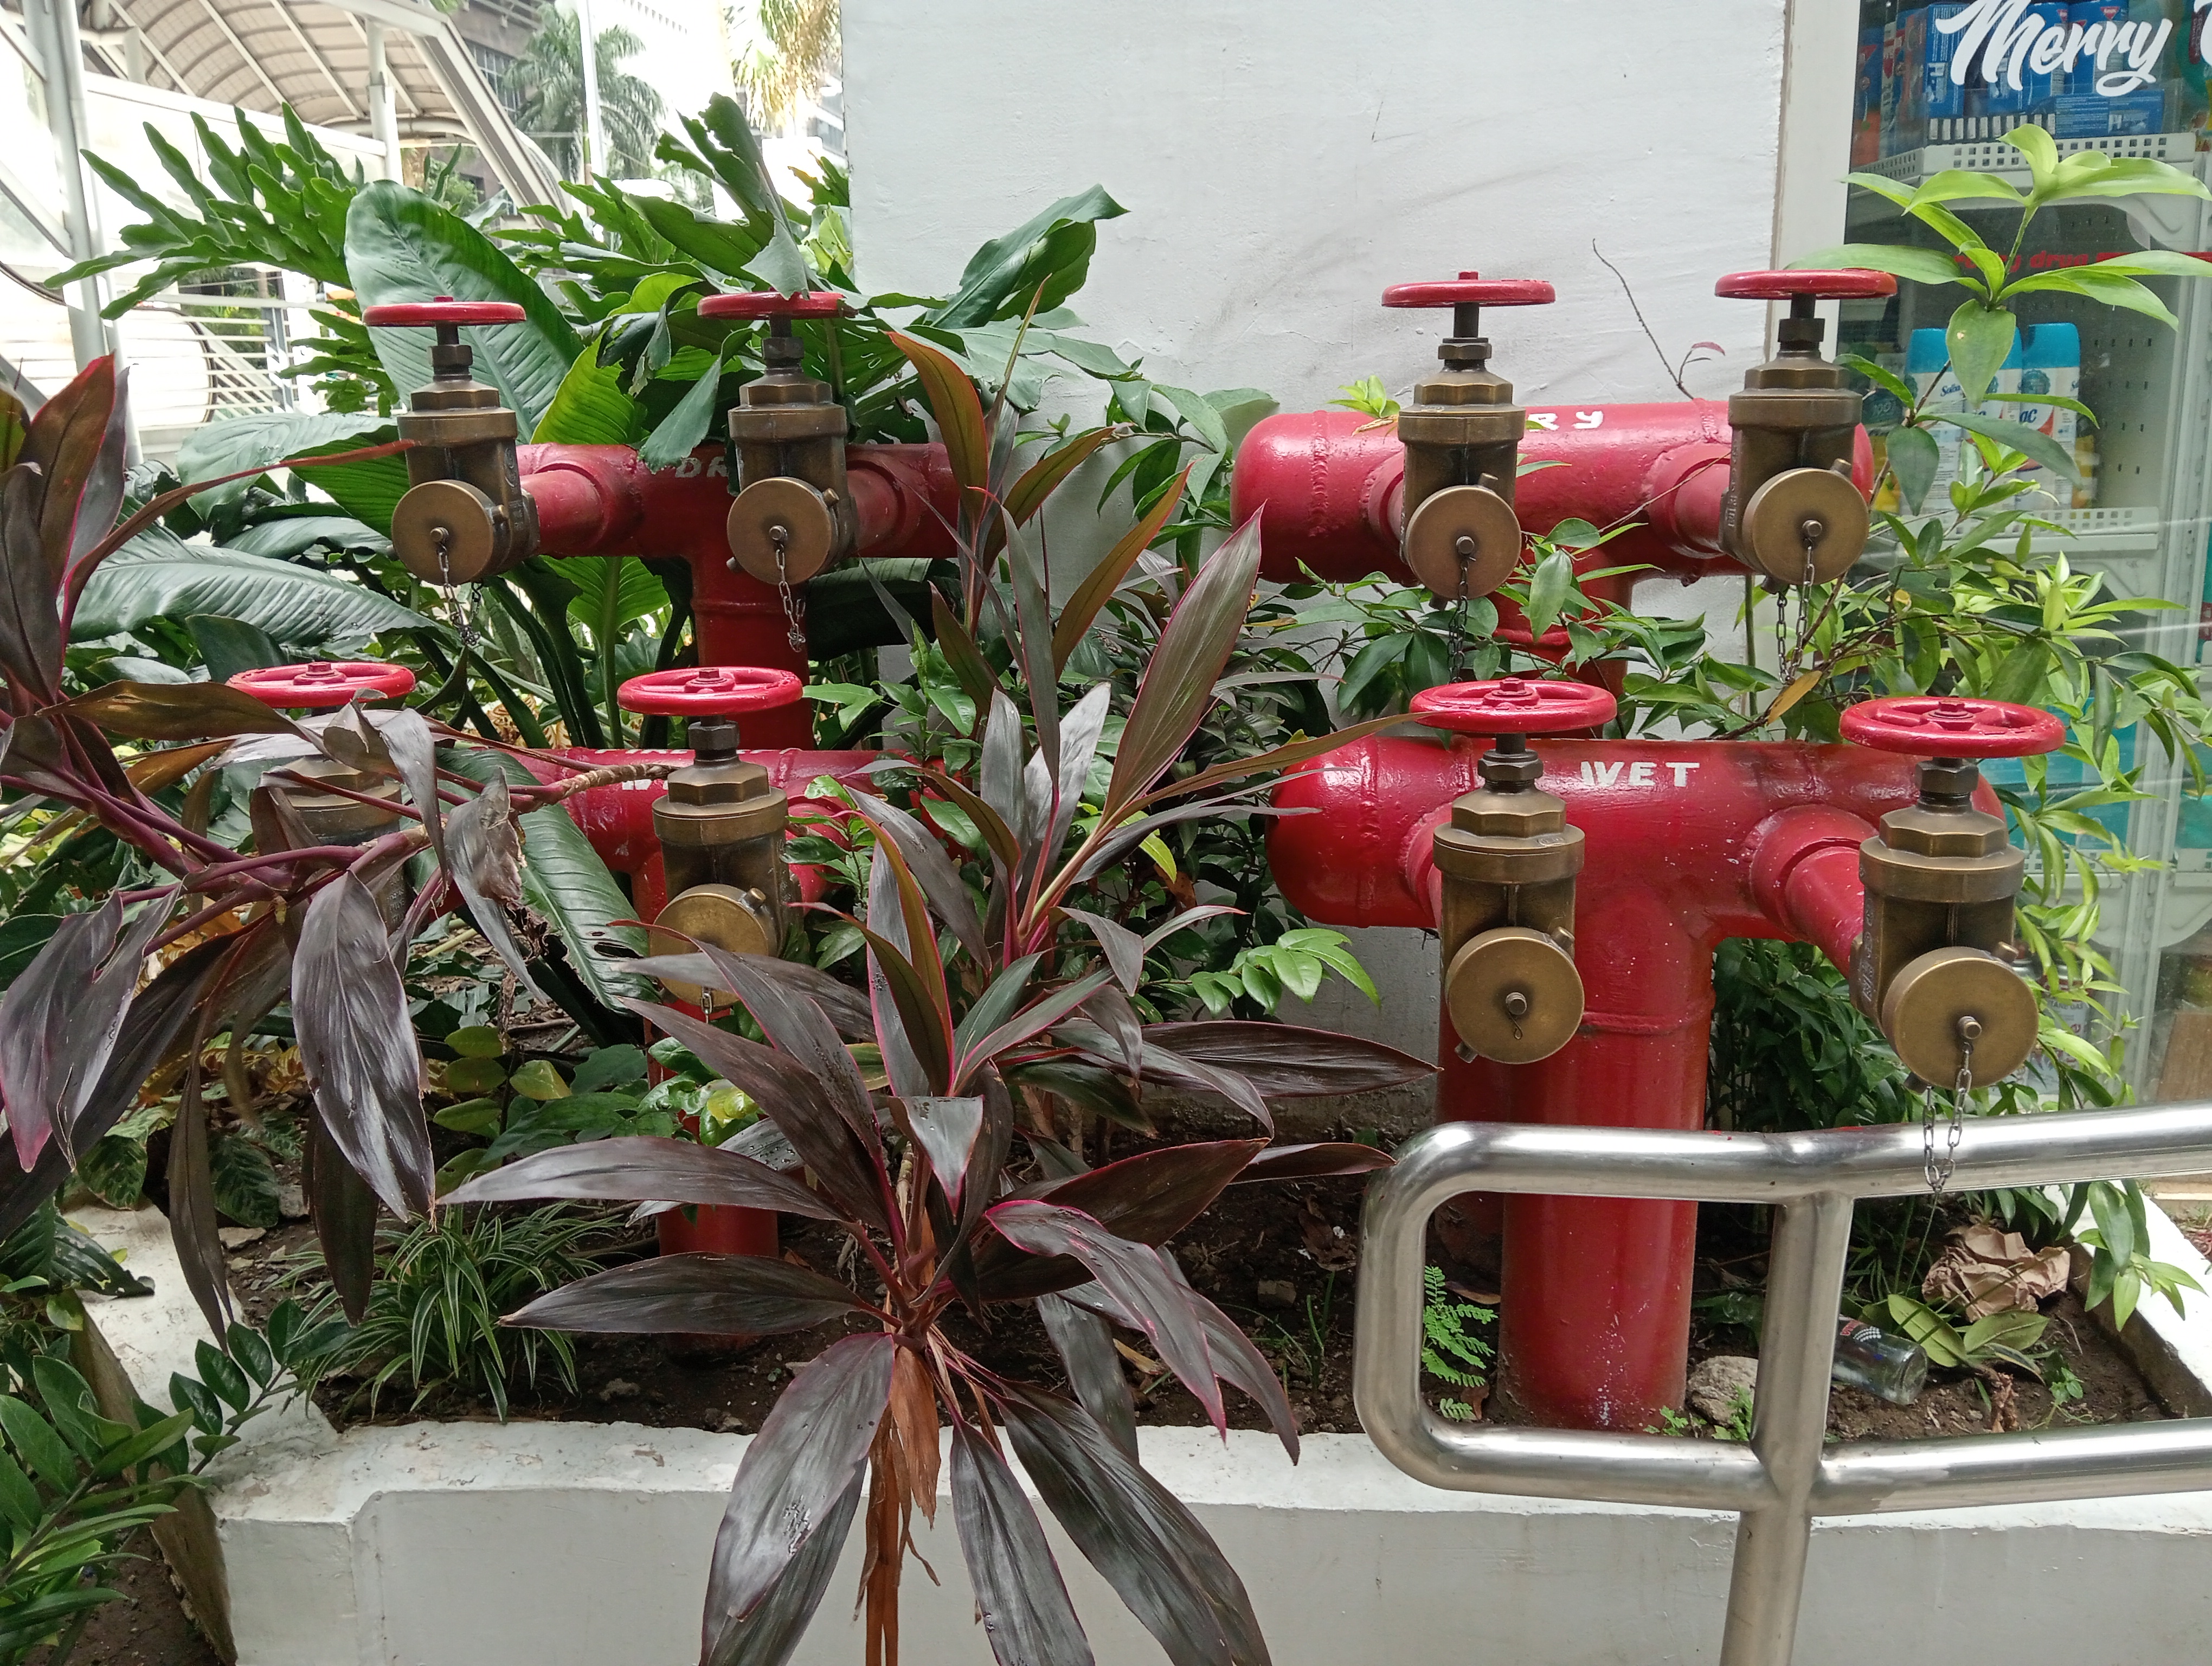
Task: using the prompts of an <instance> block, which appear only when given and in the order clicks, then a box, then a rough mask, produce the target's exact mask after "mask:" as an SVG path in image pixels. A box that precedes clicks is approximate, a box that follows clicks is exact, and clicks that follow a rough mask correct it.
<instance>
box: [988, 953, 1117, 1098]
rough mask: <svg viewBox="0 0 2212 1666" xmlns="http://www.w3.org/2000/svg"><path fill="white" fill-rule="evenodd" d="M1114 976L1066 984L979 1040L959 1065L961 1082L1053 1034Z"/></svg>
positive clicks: (1092, 976)
mask: <svg viewBox="0 0 2212 1666" xmlns="http://www.w3.org/2000/svg"><path fill="white" fill-rule="evenodd" d="M1112 977H1113V975H1112V974H1111V973H1110V972H1091V973H1087V974H1085V976H1082V977H1079V978H1078V979H1076V980H1075V982H1073V983H1063V984H1061V985H1060V988H1057V989H1054V990H1052V991H1050V992H1049V993H1048V994H1044V995H1042V996H1041V997H1039V998H1038V999H1037V1000H1035V1001H1033V1002H1031V1003H1030V1005H1029V1006H1025V1007H1024V1008H1023V1009H1022V1010H1021V1011H1020V1012H1017V1013H1015V1014H1014V1016H1013V1017H1012V1018H1008V1019H1007V1020H1006V1022H1005V1023H1004V1024H1001V1025H999V1027H998V1028H997V1029H995V1030H994V1031H991V1032H990V1034H988V1035H987V1036H978V1037H976V1038H975V1043H973V1045H972V1046H971V1047H970V1048H969V1049H968V1050H967V1052H966V1053H965V1054H963V1055H962V1057H961V1058H960V1059H959V1060H958V1061H957V1072H958V1077H959V1079H958V1080H957V1081H956V1082H955V1083H954V1085H955V1086H959V1085H963V1083H964V1082H965V1080H966V1079H967V1078H968V1076H969V1074H970V1073H972V1072H973V1071H974V1070H975V1067H977V1066H979V1065H981V1064H984V1063H986V1062H987V1061H990V1060H993V1059H995V1058H997V1057H998V1056H999V1055H1000V1054H1002V1053H1005V1052H1006V1051H1008V1050H1009V1049H1012V1048H1016V1047H1018V1046H1020V1045H1021V1044H1022V1043H1024V1042H1025V1041H1028V1040H1029V1039H1030V1037H1033V1036H1036V1035H1039V1034H1041V1033H1042V1032H1043V1031H1047V1030H1049V1029H1050V1028H1051V1027H1052V1026H1053V1025H1055V1024H1057V1023H1059V1022H1060V1020H1061V1019H1062V1018H1066V1016H1067V1015H1068V1014H1069V1013H1070V1012H1074V1011H1075V1010H1076V1009H1077V1008H1078V1007H1079V1006H1082V1005H1083V1003H1084V1002H1085V1001H1086V1000H1090V999H1091V997H1092V996H1093V995H1095V994H1098V993H1099V992H1100V991H1101V990H1102V989H1105V988H1109V987H1110V985H1111V982H1112Z"/></svg>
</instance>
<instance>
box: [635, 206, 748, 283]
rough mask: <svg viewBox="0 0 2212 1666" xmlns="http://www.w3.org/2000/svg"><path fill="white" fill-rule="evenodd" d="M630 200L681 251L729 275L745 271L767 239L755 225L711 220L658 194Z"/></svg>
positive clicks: (732, 275)
mask: <svg viewBox="0 0 2212 1666" xmlns="http://www.w3.org/2000/svg"><path fill="white" fill-rule="evenodd" d="M630 201H631V203H632V204H634V205H635V207H636V209H637V211H638V212H639V213H640V214H641V215H642V216H644V217H645V221H646V223H647V225H649V226H651V227H652V228H653V230H655V231H656V232H658V233H659V234H660V235H662V236H663V237H665V238H666V239H667V240H669V242H670V243H671V244H673V245H674V246H675V247H676V250H677V252H678V253H680V254H684V255H688V256H690V258H692V259H694V260H696V261H697V262H698V263H699V264H701V265H702V266H704V267H706V268H707V270H708V271H712V272H718V273H720V274H721V275H723V276H724V277H732V278H734V277H738V275H739V274H741V273H742V272H744V271H745V270H746V269H747V267H749V266H750V264H751V263H752V260H753V258H754V257H755V256H756V255H757V254H758V253H759V252H761V248H762V246H763V242H764V241H765V239H763V237H762V235H761V234H760V232H759V230H758V229H757V228H755V227H754V226H751V225H734V224H732V223H731V222H729V221H726V220H710V219H708V218H706V217H704V216H701V215H698V214H695V213H693V212H692V211H691V210H690V209H688V208H686V207H685V206H684V204H681V203H673V202H670V201H667V200H666V199H665V198H658V197H633V198H630ZM654 304H655V305H656V306H657V305H658V304H659V302H658V301H656V302H655V303H654Z"/></svg>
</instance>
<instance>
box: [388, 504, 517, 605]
mask: <svg viewBox="0 0 2212 1666" xmlns="http://www.w3.org/2000/svg"><path fill="white" fill-rule="evenodd" d="M500 520H501V516H500V514H499V511H498V510H497V509H496V508H494V507H493V505H492V501H491V499H489V497H486V496H484V495H483V493H482V492H480V491H478V490H477V489H476V488H475V487H474V486H471V484H469V483H468V482H467V481H465V480H426V481H424V482H423V483H422V484H421V485H419V486H410V487H409V488H408V489H407V495H406V496H404V497H402V498H401V499H400V500H399V503H398V508H395V509H393V510H392V553H393V554H395V555H397V556H398V557H399V559H400V561H401V562H402V563H403V564H404V566H405V567H406V569H407V570H408V571H409V572H410V573H412V574H413V575H415V576H416V578H418V579H421V580H422V581H423V582H424V583H426V584H467V583H470V582H472V581H475V580H477V579H483V578H489V577H490V576H491V575H492V574H494V573H495V572H497V571H499V570H500V568H499V558H500V555H501V548H500V546H501V543H502V542H503V540H502V539H501V537H500Z"/></svg>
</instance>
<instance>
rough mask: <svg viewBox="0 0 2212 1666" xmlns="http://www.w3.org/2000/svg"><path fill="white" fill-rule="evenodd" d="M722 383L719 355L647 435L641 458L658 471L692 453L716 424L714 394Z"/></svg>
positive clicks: (667, 467)
mask: <svg viewBox="0 0 2212 1666" xmlns="http://www.w3.org/2000/svg"><path fill="white" fill-rule="evenodd" d="M721 385H722V361H721V359H720V357H719V356H717V357H716V359H715V360H714V364H713V365H712V366H711V367H710V368H708V371H707V373H706V374H704V375H702V376H701V377H700V378H699V380H697V381H696V382H694V383H692V384H691V391H690V392H688V393H686V394H685V395H684V397H683V398H681V399H678V401H677V402H676V409H675V410H671V411H670V412H669V413H668V415H666V416H665V417H662V418H661V419H660V422H659V425H658V426H656V427H655V428H654V429H653V432H652V433H651V434H649V435H647V436H646V441H645V443H644V444H643V445H642V446H641V447H638V453H637V459H638V461H639V462H641V463H642V464H644V465H645V466H646V467H647V468H648V469H651V470H653V471H654V472H656V473H658V472H659V471H661V470H663V469H672V468H674V467H675V466H676V465H678V464H679V463H681V462H682V461H684V459H685V458H687V457H689V456H690V454H691V453H692V452H693V451H694V450H696V448H697V447H698V446H699V444H700V442H701V441H703V440H705V439H706V437H707V430H708V429H709V428H711V427H712V426H713V425H714V404H715V394H716V392H717V390H719V389H720V386H721Z"/></svg>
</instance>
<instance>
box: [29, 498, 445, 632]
mask: <svg viewBox="0 0 2212 1666" xmlns="http://www.w3.org/2000/svg"><path fill="white" fill-rule="evenodd" d="M196 613H205V614H215V615H218V616H220V617H224V618H228V619H237V620H240V621H242V622H243V623H246V624H251V625H256V626H258V627H259V628H260V629H263V630H264V631H266V632H267V633H268V634H269V635H270V636H272V637H274V638H275V639H276V641H279V642H283V643H284V644H286V645H287V646H288V647H292V648H313V647H315V646H317V645H319V644H320V643H323V642H327V641H332V640H334V639H339V638H345V637H357V636H373V635H376V634H377V633H378V632H380V631H385V630H426V629H436V627H435V625H433V624H432V623H431V622H430V621H429V620H428V619H426V618H424V617H422V615H421V614H420V613H417V612H416V611H415V610H414V609H413V608H411V607H402V606H401V605H399V604H398V602H395V601H393V600H392V599H390V598H389V597H387V596H380V595H378V594H377V593H375V592H374V590H368V589H364V588H363V587H362V586H360V585H358V584H355V583H353V582H351V581H349V580H346V579H342V578H337V577H334V576H332V575H330V574H328V573H325V572H323V571H321V570H319V569H316V568H313V567H301V566H295V565H294V564H293V563H292V562H283V561H269V560H266V559H264V557H262V556H247V555H241V554H240V553H239V552H238V551H237V550H224V549H220V548H218V547H216V545H214V544H186V543H185V542H183V541H182V540H181V539H179V538H177V537H176V536H175V535H174V534H173V533H172V532H167V530H165V529H163V528H161V527H159V526H153V527H149V528H148V529H147V530H146V531H144V532H141V533H140V534H139V535H138V536H137V538H132V539H131V542H130V543H128V544H125V545H124V546H123V547H122V548H121V549H120V550H117V551H116V552H115V553H114V554H113V555H112V556H109V557H108V558H107V559H106V561H104V562H101V563H100V566H99V568H98V569H96V570H95V571H94V574H93V575H92V579H91V581H90V582H89V583H88V584H87V585H86V586H85V588H84V596H83V599H82V600H81V601H79V602H78V604H77V610H76V618H75V619H74V620H73V621H72V622H71V626H70V635H71V636H72V637H73V638H74V639H75V640H76V641H93V640H96V639H97V638H99V637H102V636H112V635H115V634H116V633H117V632H118V631H124V630H129V629H133V628H134V627H136V626H137V625H140V624H143V623H145V622H146V621H147V620H149V619H153V618H159V617H164V616H167V617H171V618H176V619H183V618H185V617H190V616H191V615H192V614H196Z"/></svg>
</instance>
